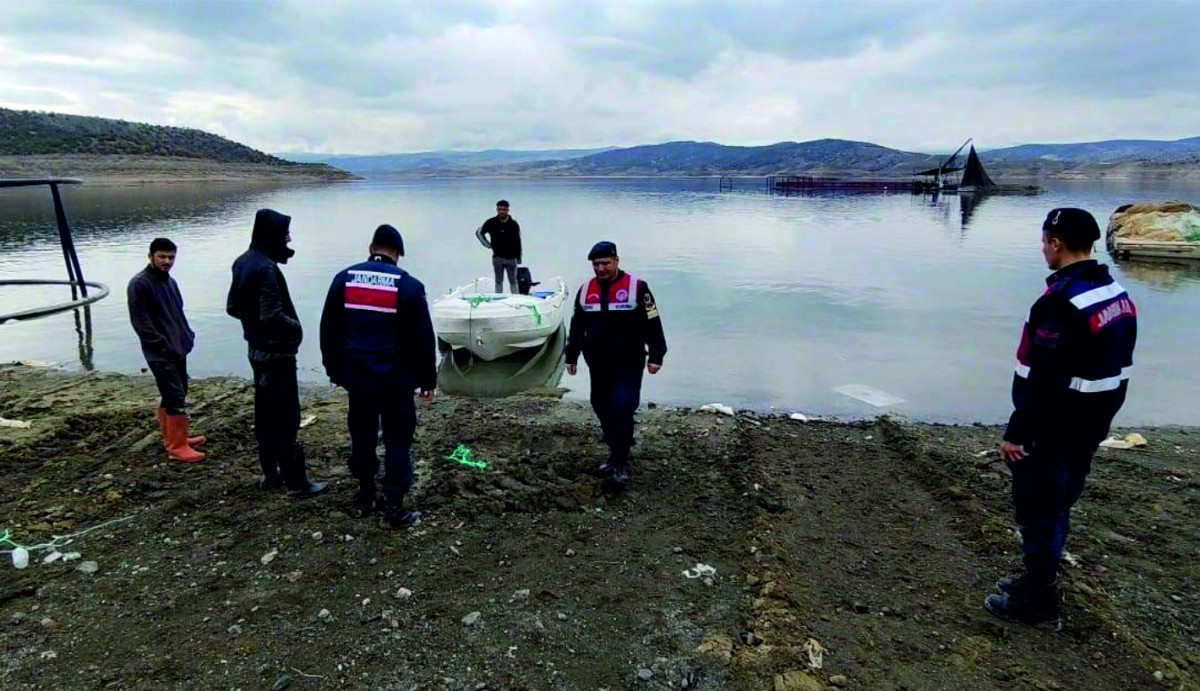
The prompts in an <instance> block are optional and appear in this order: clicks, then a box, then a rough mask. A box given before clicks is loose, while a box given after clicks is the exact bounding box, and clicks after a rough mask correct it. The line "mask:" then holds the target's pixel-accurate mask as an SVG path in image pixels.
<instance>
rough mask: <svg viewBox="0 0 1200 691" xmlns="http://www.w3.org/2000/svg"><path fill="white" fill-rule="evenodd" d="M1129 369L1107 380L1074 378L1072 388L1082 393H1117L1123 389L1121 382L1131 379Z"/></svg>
mask: <svg viewBox="0 0 1200 691" xmlns="http://www.w3.org/2000/svg"><path fill="white" fill-rule="evenodd" d="M1129 369H1130V368H1128V367H1127V368H1125V369H1124V370H1122V371H1121V373H1120V374H1118V375H1117V376H1115V377H1108V378H1107V379H1080V378H1079V377H1074V378H1072V379H1071V388H1072V389H1074V390H1075V391H1078V392H1080V393H1101V392H1104V391H1115V390H1116V389H1119V388H1121V382H1123V381H1125V380H1126V379H1129Z"/></svg>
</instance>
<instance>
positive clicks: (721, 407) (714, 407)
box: [700, 403, 733, 415]
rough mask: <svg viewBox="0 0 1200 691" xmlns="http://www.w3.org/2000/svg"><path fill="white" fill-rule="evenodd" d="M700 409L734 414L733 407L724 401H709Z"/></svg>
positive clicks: (707, 411)
mask: <svg viewBox="0 0 1200 691" xmlns="http://www.w3.org/2000/svg"><path fill="white" fill-rule="evenodd" d="M700 410H703V411H704V412H706V413H720V414H721V415H733V408H731V407H729V406H727V405H725V404H724V403H709V404H707V405H702V406H700Z"/></svg>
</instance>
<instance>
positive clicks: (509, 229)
mask: <svg viewBox="0 0 1200 691" xmlns="http://www.w3.org/2000/svg"><path fill="white" fill-rule="evenodd" d="M485 236H486V238H485ZM475 237H477V238H479V241H480V242H482V243H483V246H484V247H490V248H491V250H492V256H493V257H499V258H501V259H515V260H517V261H518V262H520V261H521V224H519V223H517V219H515V218H513V217H512V216H509V217H508V220H507V221H501V220H500V217H499V216H492V217H491V218H489V219H488V220H486V221H484V222H483V225H482V226H480V227H479V230H478V231H477V232H476V233H475Z"/></svg>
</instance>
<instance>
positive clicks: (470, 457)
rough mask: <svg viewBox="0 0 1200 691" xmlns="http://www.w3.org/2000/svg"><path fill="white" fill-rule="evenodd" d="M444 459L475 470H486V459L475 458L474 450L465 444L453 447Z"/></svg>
mask: <svg viewBox="0 0 1200 691" xmlns="http://www.w3.org/2000/svg"><path fill="white" fill-rule="evenodd" d="M446 460H448V461H454V462H455V463H458V464H459V465H465V466H467V467H468V468H475V469H476V470H487V461H484V460H480V459H477V458H475V454H474V452H472V451H471V449H470V448H469V447H468V446H467V445H466V444H459V445H458V448H456V449H454V453H452V454H450V455H449V456H446Z"/></svg>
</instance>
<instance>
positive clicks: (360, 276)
mask: <svg viewBox="0 0 1200 691" xmlns="http://www.w3.org/2000/svg"><path fill="white" fill-rule="evenodd" d="M370 253H371V254H370V257H369V258H368V259H367V261H365V262H362V263H360V264H355V265H354V266H351V267H350V268H348V269H346V270H345V271H342V272H341V273H339V274H338V275H337V276H336V277H334V279H333V284H332V285H330V286H329V294H328V296H327V297H326V299H325V310H324V312H323V313H322V314H321V359H322V360H323V362H324V364H325V371H326V373H327V374H328V375H329V379H330V380H331V381H333V383H334V384H337V385H338V386H342V387H344V388H345V389H346V391H348V392H349V394H350V412H349V415H348V416H347V418H348V423H349V427H350V472H351V473H353V474H354V477H356V478H358V482H359V489H358V494H357V496H356V497H355V502H354V504H355V512H356V513H357V514H358V516H359V517H365V516H367V515H369V514H371V513H372V512H373V511H374V510H375V508H376V507H377V503H378V502H377V499H376V491H375V489H376V488H375V474H376V473H377V472H378V471H379V457H378V456H377V455H376V454H375V448H376V446H377V444H378V443H379V426H380V422H381V421H382V423H383V444H384V447H385V449H386V452H385V456H384V475H383V501H382V507H383V514H384V515H383V518H384V521H385V522H386V523H387V524H388V525H389V526H391V527H393V528H407V527H409V526H412V525H415V524H416V523H417V522H418V521H420V518H421V513H420V512H419V511H408V510H405V508H404V496H405V495H406V494H407V493H408V490H409V489H410V488H411V487H412V483H413V468H412V456H411V449H412V443H413V435H414V433H415V431H416V427H417V409H416V405H415V403H414V401H413V394H414V392H416V391H419V392H420V396H421V400H422V401H425V402H430V401H432V400H433V395H434V389H436V388H437V366H436V362H437V346H436V343H435V341H434V335H433V323H432V321H431V320H430V317H429V306H428V304H427V303H426V301H425V286H424V285H422V284H421V282H420V281H418V280H417V279H415V278H413V277H412V276H411V275H409V273H408V272H406V271H404V270H403V269H401V268H400V267H399V266H398V265H397V262H398V261H399V260H400V257H403V256H404V240H403V239H402V238H401V237H400V232H399V231H397V230H396V229H395V228H393V227H392V226H390V225H387V224H384V225H381V226H379V228H377V229H376V230H375V236H374V238H373V239H372V240H371V247H370Z"/></svg>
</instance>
